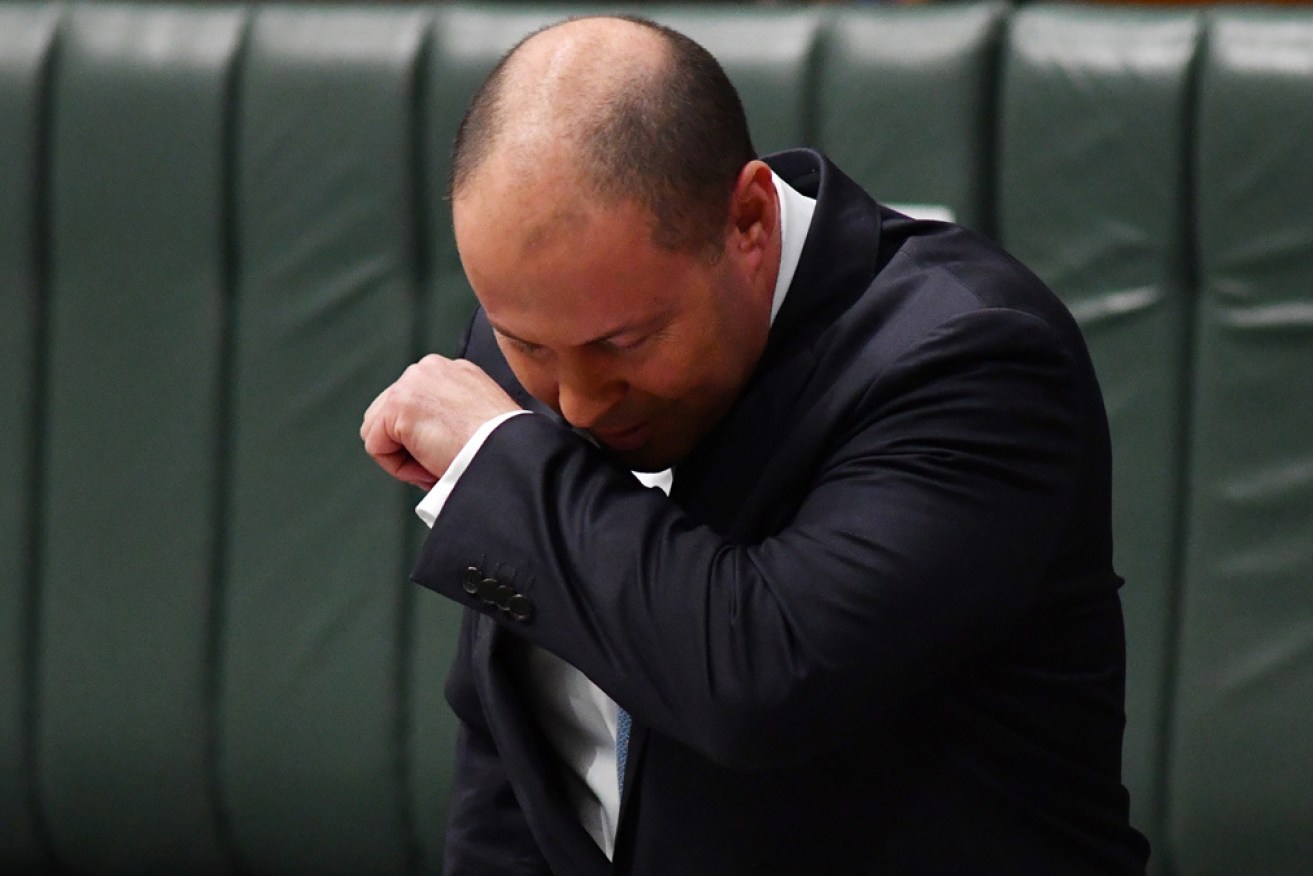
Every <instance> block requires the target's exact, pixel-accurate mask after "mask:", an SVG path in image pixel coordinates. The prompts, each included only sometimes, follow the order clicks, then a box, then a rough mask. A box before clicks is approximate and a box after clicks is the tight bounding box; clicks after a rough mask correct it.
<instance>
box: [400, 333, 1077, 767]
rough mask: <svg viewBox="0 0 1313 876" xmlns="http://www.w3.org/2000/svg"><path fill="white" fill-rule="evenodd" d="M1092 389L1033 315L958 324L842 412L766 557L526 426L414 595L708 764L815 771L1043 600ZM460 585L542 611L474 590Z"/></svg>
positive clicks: (544, 425)
mask: <svg viewBox="0 0 1313 876" xmlns="http://www.w3.org/2000/svg"><path fill="white" fill-rule="evenodd" d="M1078 372H1079V368H1078V366H1077V364H1076V362H1075V358H1074V357H1073V356H1072V355H1071V354H1070V353H1068V352H1067V351H1066V350H1065V349H1064V347H1063V346H1062V344H1061V343H1060V342H1059V341H1058V339H1057V338H1056V336H1055V333H1054V331H1053V330H1052V329H1051V328H1050V327H1049V326H1048V325H1047V324H1046V323H1044V322H1043V321H1041V320H1040V319H1038V318H1036V317H1033V316H1030V315H1028V314H1025V313H1022V312H1018V311H1011V310H1001V309H1000V310H977V311H972V312H970V313H967V314H962V315H959V316H956V317H953V318H951V319H949V320H948V321H947V322H945V323H944V324H943V325H941V326H939V327H938V328H937V329H935V330H934V331H932V332H930V333H928V334H927V335H926V336H925V337H924V338H923V339H921V341H920V342H918V343H916V344H914V345H911V346H910V347H909V349H908V350H907V352H905V353H904V354H902V355H901V356H900V357H899V358H898V360H897V361H895V362H894V363H893V364H892V365H890V366H889V367H887V368H886V369H884V370H883V371H882V372H881V373H880V374H879V375H873V376H870V377H867V378H864V380H865V382H866V384H868V385H867V386H866V387H865V388H864V389H863V390H862V391H860V392H855V393H848V394H846V395H845V396H844V397H843V398H842V399H839V400H838V401H837V402H836V404H838V403H839V402H841V408H842V409H841V410H836V411H835V412H833V413H832V415H831V416H830V420H831V421H832V425H831V427H830V429H829V436H830V442H829V444H828V445H827V448H826V450H825V452H824V458H823V460H821V464H820V465H819V466H818V468H817V472H818V473H817V475H816V477H815V479H814V482H813V483H812V484H811V485H810V488H809V491H808V493H807V495H806V497H805V498H804V499H803V501H802V502H801V504H800V505H799V507H798V509H797V512H796V514H795V515H794V516H793V518H792V519H791V520H790V521H789V522H788V524H787V525H785V526H784V527H783V528H782V529H781V530H779V531H778V532H777V533H775V534H773V535H771V536H769V537H767V538H764V539H763V540H761V541H760V542H757V543H753V544H741V543H733V542H730V541H728V540H726V539H725V538H724V537H722V536H720V535H719V534H717V533H716V532H714V531H712V530H711V529H709V528H707V527H704V526H698V525H695V524H694V523H693V522H691V521H690V519H689V518H688V517H687V516H686V515H685V514H684V513H683V512H682V511H681V510H680V509H679V508H678V506H677V505H676V504H674V503H673V502H671V501H669V500H667V499H666V498H665V497H663V496H661V495H660V494H659V493H658V492H657V491H654V490H649V489H645V488H643V487H641V486H640V485H638V484H637V483H636V482H635V480H634V479H633V477H632V476H631V475H630V474H629V473H628V472H624V471H619V470H617V469H616V468H614V467H613V466H612V465H611V464H610V463H609V462H608V461H607V460H606V458H605V457H604V456H603V455H602V454H600V453H599V452H598V451H596V450H595V449H594V448H592V447H590V446H589V445H588V444H587V443H586V442H583V441H582V440H580V439H578V438H577V437H576V436H574V435H572V434H570V433H568V432H566V431H564V430H562V429H560V428H558V427H556V426H554V425H553V424H552V423H551V422H550V421H548V420H547V419H546V418H543V417H517V418H515V419H513V420H511V421H509V422H507V423H505V424H503V426H502V427H501V428H499V429H498V430H497V431H496V432H495V433H494V434H493V435H492V436H491V438H490V439H489V441H488V442H487V443H486V444H485V445H484V447H483V450H482V452H481V453H480V454H479V456H478V457H477V458H476V459H475V460H474V462H473V463H472V464H471V466H470V469H469V470H468V471H467V472H466V476H465V477H464V478H463V479H462V481H461V482H460V484H459V485H458V486H457V488H456V490H455V491H454V492H453V493H452V495H451V497H450V499H449V501H448V505H447V509H446V511H445V513H444V514H443V516H442V518H440V519H439V521H438V523H437V525H436V526H435V527H434V529H433V530H432V532H431V533H430V535H429V538H428V539H427V541H426V542H425V545H424V549H423V551H422V554H421V557H420V559H419V562H418V564H417V566H416V567H415V570H414V572H413V573H412V577H413V578H414V580H415V581H417V582H418V583H420V584H422V585H425V586H427V587H430V588H432V589H434V590H436V591H438V592H440V593H442V594H444V595H446V596H449V597H451V598H453V599H457V600H459V601H461V602H462V603H464V604H466V605H469V606H472V607H473V608H475V610H478V611H482V612H484V613H487V614H490V615H492V616H494V617H496V618H497V620H498V622H499V623H502V624H504V625H506V626H507V627H509V628H511V629H512V630H513V631H514V632H515V633H516V634H518V635H520V636H522V637H524V638H526V639H528V640H530V641H532V642H534V643H536V644H538V645H540V646H542V647H544V648H546V649H548V650H549V651H552V652H554V653H556V654H558V655H559V656H561V657H562V658H564V659H565V660H567V661H568V662H570V663H572V664H573V665H575V666H576V667H578V668H579V669H580V670H582V671H583V672H584V673H585V674H586V675H588V677H589V678H591V679H592V680H593V681H594V682H595V683H597V684H598V685H599V686H600V687H601V688H602V689H603V690H605V691H606V692H607V693H608V694H609V695H611V696H612V697H613V698H614V699H615V700H616V701H617V702H619V703H620V704H621V705H622V706H624V707H625V708H626V709H627V710H629V711H630V713H631V714H632V715H633V716H634V718H635V720H636V721H641V722H643V723H645V724H646V725H648V726H650V727H652V728H654V729H656V730H657V731H659V732H661V733H664V734H666V735H669V736H671V737H673V738H675V739H678V740H680V741H682V742H684V743H685V744H687V745H689V746H690V747H692V748H694V749H696V750H698V751H700V752H701V753H703V754H704V755H705V756H707V757H709V758H710V759H712V760H713V761H716V762H719V763H721V764H724V765H727V766H733V767H739V768H745V769H751V768H759V767H766V766H781V765H787V764H797V763H801V762H804V761H806V760H807V759H809V758H811V757H813V756H815V755H816V754H818V753H820V751H821V750H824V749H829V748H832V747H834V746H837V745H840V744H846V743H848V742H851V741H852V740H853V739H854V738H855V737H856V736H857V735H858V734H861V733H863V732H865V730H866V729H869V728H870V727H872V726H873V725H874V724H875V723H876V722H879V721H882V720H885V719H887V718H888V717H889V716H890V715H891V714H893V713H895V712H896V710H897V709H898V707H899V705H900V703H902V702H903V701H904V699H905V698H906V697H907V696H908V695H909V694H910V693H912V692H914V691H916V690H917V689H918V688H920V687H921V686H923V685H925V684H926V683H927V682H928V681H930V680H932V679H934V678H936V677H940V676H942V674H943V673H945V672H947V671H949V670H950V669H951V668H952V667H954V666H956V665H958V664H959V663H961V662H962V661H965V660H968V659H970V658H971V656H972V655H974V654H977V653H979V652H980V651H981V650H982V649H984V648H986V647H987V646H988V645H989V644H990V643H991V642H992V641H996V640H997V638H998V637H999V636H1001V635H1003V634H1005V632H1006V630H1007V629H1008V628H1009V627H1011V626H1012V625H1015V624H1016V623H1017V622H1018V621H1019V620H1020V619H1021V618H1023V617H1024V615H1025V614H1026V612H1027V611H1028V610H1029V609H1030V608H1031V607H1032V606H1033V605H1034V603H1035V601H1036V600H1037V598H1039V596H1040V595H1041V591H1042V588H1043V587H1044V582H1045V581H1047V580H1049V576H1048V573H1049V571H1050V568H1051V566H1052V565H1053V564H1054V563H1055V562H1056V561H1057V557H1056V556H1055V554H1056V551H1057V550H1058V548H1057V546H1058V545H1059V543H1060V541H1061V536H1062V533H1063V530H1064V528H1065V527H1067V526H1068V525H1069V520H1068V518H1069V517H1070V514H1071V508H1072V501H1071V497H1072V493H1073V492H1074V489H1075V486H1076V483H1077V481H1078V480H1079V479H1080V477H1081V476H1082V470H1083V468H1084V467H1085V466H1086V465H1087V459H1086V457H1087V456H1088V450H1087V443H1088V441H1087V439H1086V437H1085V436H1084V435H1083V434H1082V433H1083V430H1084V429H1086V428H1087V427H1088V425H1089V424H1088V423H1087V422H1085V421H1084V419H1083V417H1082V414H1081V411H1082V409H1083V406H1085V405H1087V404H1088V399H1086V398H1083V396H1082V393H1083V392H1086V391H1087V390H1085V389H1084V388H1083V387H1082V384H1081V380H1082V378H1081V376H1080V375H1079V374H1078ZM844 379H846V378H844ZM839 382H840V383H842V382H843V379H841V380H840V381H839ZM822 401H823V402H824V401H825V400H822ZM676 479H678V474H676ZM470 567H475V568H479V569H481V570H482V571H483V572H484V573H485V574H487V575H490V576H492V577H494V578H496V579H497V580H498V581H499V582H501V583H502V584H505V585H507V586H508V587H510V588H511V590H513V591H514V592H516V593H518V594H521V595H523V596H524V597H525V598H526V599H527V600H528V601H529V602H530V603H532V606H533V611H532V613H531V615H529V616H528V617H527V618H526V613H525V612H518V613H511V612H506V611H504V610H500V609H498V608H497V606H496V605H495V604H494V603H492V602H491V601H489V602H485V601H483V600H482V599H481V598H480V597H479V596H478V595H473V594H469V593H467V592H465V589H464V588H463V587H462V583H461V582H462V575H463V573H464V571H465V570H466V569H467V568H470Z"/></svg>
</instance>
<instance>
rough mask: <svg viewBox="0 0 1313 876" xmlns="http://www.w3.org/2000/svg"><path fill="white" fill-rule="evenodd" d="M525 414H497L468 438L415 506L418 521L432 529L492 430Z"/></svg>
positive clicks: (518, 412) (513, 412)
mask: <svg viewBox="0 0 1313 876" xmlns="http://www.w3.org/2000/svg"><path fill="white" fill-rule="evenodd" d="M527 413H530V412H529V411H507V412H506V413H504V414H499V415H497V416H495V417H493V418H492V419H491V420H488V421H487V422H486V423H484V424H483V425H482V426H480V427H479V429H478V431H476V432H475V433H474V434H473V435H471V436H470V440H469V441H466V442H465V446H464V447H462V448H461V449H460V453H457V454H456V458H455V459H453V460H452V461H451V465H449V466H447V470H446V471H445V472H443V474H442V477H440V478H438V482H437V483H436V484H434V485H433V489H431V490H429V494H428V495H427V496H425V497H424V498H423V499H421V500H420V503H419V504H418V505H416V506H415V513H416V514H417V515H419V519H420V520H423V521H424V524H425V525H426V526H428V527H429V528H430V529H432V528H433V523H434V521H436V520H437V519H438V515H439V514H441V513H442V508H443V506H444V505H446V504H447V497H448V496H450V495H451V491H452V490H454V489H456V482H457V481H459V480H460V476H461V475H463V474H464V473H465V469H467V468H469V467H470V463H471V462H473V461H474V455H475V454H476V453H478V452H479V448H481V447H483V442H485V441H487V440H488V436H489V435H491V434H492V430H493V429H496V428H497V427H498V426H500V425H501V424H502V423H504V422H506V421H507V420H509V419H510V418H511V417H515V416H519V415H520V414H527Z"/></svg>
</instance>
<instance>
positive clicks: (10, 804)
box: [0, 6, 58, 870]
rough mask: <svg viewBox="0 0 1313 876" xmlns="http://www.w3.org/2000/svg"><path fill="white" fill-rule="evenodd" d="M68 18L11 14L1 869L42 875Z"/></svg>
mask: <svg viewBox="0 0 1313 876" xmlns="http://www.w3.org/2000/svg"><path fill="white" fill-rule="evenodd" d="M57 24H58V10H56V9H53V8H50V7H42V6H2V7H0V485H3V486H2V487H0V862H5V863H6V865H7V867H9V868H13V869H19V870H27V869H33V870H35V869H37V868H38V867H40V866H41V865H42V862H43V857H44V856H43V853H42V851H41V846H40V843H39V841H38V838H37V833H36V831H37V827H36V824H35V819H34V816H33V812H32V809H31V807H30V805H29V802H30V801H29V799H28V797H29V794H30V791H31V762H30V755H31V747H30V741H31V735H30V730H31V719H32V717H33V716H32V714H31V711H30V705H31V702H32V696H33V690H32V685H31V682H32V671H33V669H34V667H35V664H34V663H33V657H34V648H35V646H36V643H35V640H34V638H33V623H34V620H35V610H36V606H35V600H36V594H37V582H36V580H34V578H33V577H32V561H33V559H34V558H33V556H32V534H33V526H34V524H35V521H34V519H33V518H34V516H35V514H36V506H35V501H36V498H37V495H36V492H35V491H36V479H35V476H34V475H35V471H34V462H35V460H36V459H37V456H36V454H37V453H38V452H39V448H40V446H41V442H40V441H39V439H38V436H37V432H36V418H37V417H38V416H39V409H38V404H39V401H40V398H39V395H38V391H39V386H40V383H39V375H40V371H39V368H38V363H39V361H40V359H39V357H40V355H41V339H42V315H43V310H44V295H43V292H44V288H43V283H44V280H45V277H44V269H45V265H44V259H43V252H42V250H41V248H40V240H41V238H40V236H39V234H40V230H41V229H40V227H39V226H40V224H41V222H42V221H43V219H44V196H45V193H44V190H43V188H42V182H43V180H42V175H41V169H42V166H43V162H44V148H45V146H46V133H47V132H46V130H45V114H44V109H45V107H46V105H47V101H46V97H47V94H48V90H49V82H48V70H49V59H50V57H51V50H52V47H53V45H54V36H55V28H56V25H57Z"/></svg>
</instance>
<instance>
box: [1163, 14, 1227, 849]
mask: <svg viewBox="0 0 1313 876" xmlns="http://www.w3.org/2000/svg"><path fill="white" fill-rule="evenodd" d="M1195 19H1196V22H1197V31H1196V40H1195V47H1194V54H1193V56H1192V57H1191V59H1190V64H1189V66H1188V68H1187V72H1186V84H1185V94H1184V102H1185V108H1184V111H1183V113H1182V118H1183V121H1182V125H1181V142H1180V145H1179V151H1180V156H1181V165H1180V168H1181V169H1180V177H1179V185H1180V186H1181V196H1182V203H1181V215H1182V217H1183V218H1182V222H1181V226H1180V232H1179V234H1180V237H1179V240H1178V245H1179V246H1180V260H1181V289H1180V294H1181V296H1182V303H1181V313H1180V319H1181V322H1182V324H1183V325H1184V327H1185V333H1184V337H1183V339H1182V342H1181V349H1180V351H1179V353H1178V355H1179V362H1178V364H1179V365H1180V368H1181V379H1180V381H1179V384H1178V386H1177V392H1178V399H1177V404H1178V409H1179V410H1180V417H1179V419H1178V426H1177V433H1176V435H1175V441H1176V447H1175V451H1176V457H1177V460H1178V464H1177V467H1176V470H1175V472H1173V477H1174V479H1175V481H1176V482H1175V484H1174V485H1173V486H1174V487H1175V490H1174V492H1175V494H1176V503H1175V504H1176V508H1177V515H1176V519H1175V520H1174V521H1173V527H1172V544H1171V559H1170V565H1169V567H1168V577H1167V580H1168V586H1169V596H1168V600H1167V611H1166V612H1165V614H1166V618H1165V619H1164V625H1165V627H1166V630H1165V635H1164V643H1163V664H1164V665H1163V674H1162V681H1161V688H1160V690H1159V696H1160V698H1161V703H1162V706H1161V709H1162V713H1161V714H1162V723H1161V726H1160V728H1159V729H1160V731H1161V735H1160V736H1159V738H1158V746H1157V751H1156V752H1155V755H1156V761H1157V765H1158V768H1157V775H1156V776H1155V777H1154V778H1155V781H1156V782H1157V783H1158V787H1159V789H1160V790H1159V793H1158V795H1157V799H1156V800H1155V801H1154V807H1153V811H1152V812H1151V816H1150V817H1151V818H1152V819H1153V823H1154V824H1155V825H1156V826H1157V828H1158V830H1159V831H1160V833H1159V843H1160V845H1162V846H1165V847H1164V848H1160V849H1158V854H1159V856H1160V858H1162V860H1163V861H1164V864H1163V867H1162V872H1164V873H1168V874H1170V873H1173V872H1175V868H1174V867H1173V863H1172V859H1171V856H1170V845H1169V844H1168V842H1167V838H1168V837H1169V836H1170V835H1171V830H1170V828H1169V825H1168V818H1169V817H1170V814H1171V804H1172V801H1171V771H1172V736H1173V733H1174V731H1175V723H1176V721H1175V715H1176V695H1177V669H1178V665H1179V658H1180V654H1179V650H1180V642H1181V632H1180V628H1181V621H1182V618H1183V606H1182V604H1181V603H1182V600H1183V599H1184V597H1185V571H1186V556H1185V555H1186V549H1187V546H1188V544H1187V543H1188V538H1189V529H1190V519H1189V518H1190V498H1191V492H1192V490H1191V471H1192V468H1193V459H1194V452H1193V447H1192V440H1193V434H1194V431H1193V417H1194V409H1195V398H1196V392H1197V386H1196V380H1197V378H1196V376H1195V375H1196V370H1195V368H1194V367H1193V366H1194V364H1195V361H1194V360H1195V355H1196V351H1197V347H1198V335H1199V328H1200V327H1199V314H1200V312H1201V307H1202V297H1203V294H1202V293H1203V290H1202V289H1201V288H1200V282H1201V281H1202V271H1201V270H1200V267H1199V246H1198V242H1199V234H1198V232H1199V229H1198V221H1197V220H1198V213H1197V207H1198V205H1197V191H1196V186H1197V183H1198V148H1199V139H1198V123H1199V115H1200V110H1201V82H1202V76H1203V67H1204V60H1205V56H1206V55H1207V52H1208V45H1209V37H1210V32H1211V27H1210V22H1211V20H1212V15H1211V14H1205V13H1195Z"/></svg>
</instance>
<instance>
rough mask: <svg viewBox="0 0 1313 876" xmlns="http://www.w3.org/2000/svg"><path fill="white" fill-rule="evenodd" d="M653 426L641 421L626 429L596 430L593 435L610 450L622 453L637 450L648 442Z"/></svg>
mask: <svg viewBox="0 0 1313 876" xmlns="http://www.w3.org/2000/svg"><path fill="white" fill-rule="evenodd" d="M651 431H652V430H651V428H650V427H649V425H648V424H647V423H639V424H638V425H637V426H629V427H628V428H625V429H604V430H599V431H595V432H593V433H592V436H593V437H594V438H596V439H597V441H598V443H599V444H601V445H603V446H604V447H606V448H607V449H608V450H615V451H619V452H621V453H624V452H626V451H630V450H637V449H638V448H640V447H642V446H643V445H644V444H646V443H647V439H648V435H649V434H650V433H651Z"/></svg>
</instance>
